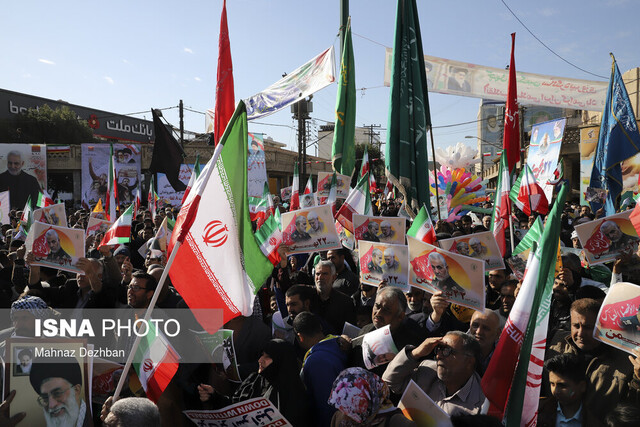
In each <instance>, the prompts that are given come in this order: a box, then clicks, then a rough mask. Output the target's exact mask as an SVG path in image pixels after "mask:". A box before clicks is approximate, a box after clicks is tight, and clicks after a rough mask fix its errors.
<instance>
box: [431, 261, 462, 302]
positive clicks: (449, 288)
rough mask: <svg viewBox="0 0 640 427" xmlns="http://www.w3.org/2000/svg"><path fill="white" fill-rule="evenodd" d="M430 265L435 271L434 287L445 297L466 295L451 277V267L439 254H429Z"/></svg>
mask: <svg viewBox="0 0 640 427" xmlns="http://www.w3.org/2000/svg"><path fill="white" fill-rule="evenodd" d="M429 264H430V265H431V268H432V269H433V275H434V276H435V278H434V279H433V286H434V287H435V288H436V289H439V290H441V291H442V292H444V293H445V295H449V294H453V293H461V294H463V295H464V293H465V292H466V290H465V289H464V288H463V287H462V286H460V285H458V284H457V283H456V282H455V280H453V278H452V277H451V276H450V275H449V267H448V266H447V261H446V260H445V258H444V257H443V256H442V255H441V254H439V253H438V252H431V253H430V254H429Z"/></svg>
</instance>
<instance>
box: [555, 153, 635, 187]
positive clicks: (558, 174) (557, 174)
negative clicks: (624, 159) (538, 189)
mask: <svg viewBox="0 0 640 427" xmlns="http://www.w3.org/2000/svg"><path fill="white" fill-rule="evenodd" d="M563 176H564V158H563V157H560V161H559V162H558V166H556V170H554V171H553V179H549V180H548V181H547V185H558V183H560V181H562V177H563ZM638 181H639V185H640V175H638Z"/></svg>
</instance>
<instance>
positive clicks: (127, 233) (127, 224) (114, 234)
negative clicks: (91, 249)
mask: <svg viewBox="0 0 640 427" xmlns="http://www.w3.org/2000/svg"><path fill="white" fill-rule="evenodd" d="M132 215H133V205H129V207H128V208H127V210H126V211H124V213H123V214H122V215H120V218H118V219H117V220H116V222H114V223H113V225H112V226H111V228H109V229H108V230H107V232H106V233H104V237H103V238H102V241H101V242H100V245H98V247H102V246H106V245H119V244H122V243H129V242H130V241H131V219H132Z"/></svg>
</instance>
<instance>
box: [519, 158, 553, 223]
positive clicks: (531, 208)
mask: <svg viewBox="0 0 640 427" xmlns="http://www.w3.org/2000/svg"><path fill="white" fill-rule="evenodd" d="M509 198H510V199H511V201H512V202H513V203H514V204H515V205H516V206H517V207H518V209H520V210H521V211H522V212H524V214H525V215H531V212H537V213H539V214H541V215H546V214H548V213H549V202H548V200H547V196H546V195H545V194H544V190H543V189H542V187H540V184H538V181H537V180H536V177H535V175H533V172H532V171H531V168H530V167H529V165H527V164H525V165H524V167H523V168H522V171H521V172H520V176H519V177H518V179H516V182H515V183H514V184H513V187H511V191H510V193H509Z"/></svg>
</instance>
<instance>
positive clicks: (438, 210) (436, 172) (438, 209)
mask: <svg viewBox="0 0 640 427" xmlns="http://www.w3.org/2000/svg"><path fill="white" fill-rule="evenodd" d="M429 136H430V137H431V153H432V155H433V186H434V187H435V189H436V211H437V212H438V221H442V217H441V216H440V200H439V198H438V171H437V170H436V148H435V144H434V143H433V128H432V127H429Z"/></svg>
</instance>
